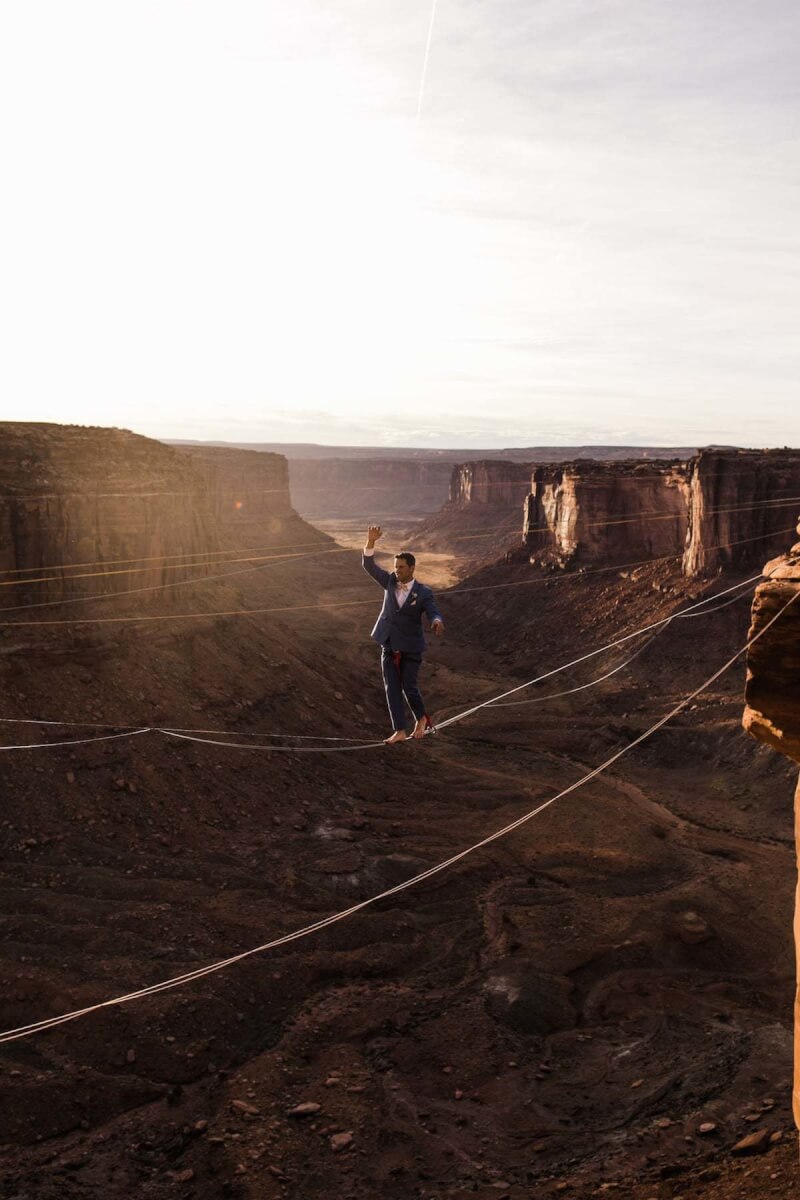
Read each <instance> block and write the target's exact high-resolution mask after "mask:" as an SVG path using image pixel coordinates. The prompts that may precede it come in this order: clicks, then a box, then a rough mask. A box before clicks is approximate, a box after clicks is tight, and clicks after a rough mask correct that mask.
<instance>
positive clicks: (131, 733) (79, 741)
mask: <svg viewBox="0 0 800 1200" xmlns="http://www.w3.org/2000/svg"><path fill="white" fill-rule="evenodd" d="M153 732H154V730H153V729H152V728H151V727H150V726H149V725H148V726H147V728H143V729H131V730H128V732H127V733H107V734H104V735H103V736H102V737H91V738H73V739H72V741H68V742H30V743H29V744H28V745H24V746H0V754H2V753H3V752H4V751H6V750H45V749H47V748H48V747H52V746H87V745H88V744H89V743H90V742H113V741H114V739H115V738H129V737H136V735H137V733H153Z"/></svg>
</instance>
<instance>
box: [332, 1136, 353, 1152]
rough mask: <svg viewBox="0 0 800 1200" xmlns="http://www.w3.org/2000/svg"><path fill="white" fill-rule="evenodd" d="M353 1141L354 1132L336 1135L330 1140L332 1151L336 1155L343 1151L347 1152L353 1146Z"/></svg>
mask: <svg viewBox="0 0 800 1200" xmlns="http://www.w3.org/2000/svg"><path fill="white" fill-rule="evenodd" d="M352 1141H353V1134H352V1132H349V1133H335V1134H334V1135H333V1137H332V1138H331V1139H330V1147H331V1150H332V1151H333V1153H334V1154H338V1153H339V1152H340V1151H341V1150H346V1149H347V1147H348V1146H349V1145H351V1144H352Z"/></svg>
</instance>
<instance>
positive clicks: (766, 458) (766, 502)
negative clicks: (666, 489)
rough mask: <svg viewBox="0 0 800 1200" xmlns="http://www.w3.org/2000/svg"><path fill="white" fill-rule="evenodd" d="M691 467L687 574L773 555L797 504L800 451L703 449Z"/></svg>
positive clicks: (783, 539) (782, 542)
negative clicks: (720, 450)
mask: <svg viewBox="0 0 800 1200" xmlns="http://www.w3.org/2000/svg"><path fill="white" fill-rule="evenodd" d="M691 467H692V470H691V477H690V481H689V528H690V535H689V541H688V543H687V547H686V555H685V559H684V571H685V573H686V574H687V575H690V576H695V575H712V574H714V573H715V572H716V571H718V570H719V569H720V568H738V567H741V568H742V569H746V568H747V567H749V566H751V565H756V564H760V563H763V561H764V559H765V558H768V557H769V556H770V555H771V554H777V553H779V551H780V550H781V548H782V547H784V546H785V545H786V540H787V537H789V536H790V534H791V529H792V527H793V524H794V519H795V517H796V515H797V511H798V507H800V500H798V499H797V497H798V496H800V451H797V450H739V451H732V452H731V451H727V452H722V453H720V452H716V451H704V452H702V453H700V454H699V455H698V456H697V457H696V458H695V459H693V460H692V464H691ZM792 497H794V499H792Z"/></svg>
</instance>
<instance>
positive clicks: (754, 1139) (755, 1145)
mask: <svg viewBox="0 0 800 1200" xmlns="http://www.w3.org/2000/svg"><path fill="white" fill-rule="evenodd" d="M769 1138H770V1133H769V1130H768V1129H757V1130H756V1132H755V1133H748V1135H747V1137H743V1138H742V1140H741V1141H740V1142H737V1143H736V1145H735V1146H734V1147H733V1150H732V1151H731V1153H732V1154H762V1153H763V1152H764V1151H765V1150H766V1149H767V1147H768V1146H769Z"/></svg>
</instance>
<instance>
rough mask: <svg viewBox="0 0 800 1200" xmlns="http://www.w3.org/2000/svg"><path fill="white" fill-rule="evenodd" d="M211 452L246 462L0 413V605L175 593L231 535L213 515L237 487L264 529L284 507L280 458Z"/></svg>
mask: <svg viewBox="0 0 800 1200" xmlns="http://www.w3.org/2000/svg"><path fill="white" fill-rule="evenodd" d="M222 453H223V455H225V454H228V455H229V456H239V455H242V457H243V458H244V459H245V460H246V461H245V462H244V463H240V464H239V465H237V464H236V462H235V461H234V458H233V457H228V458H220V459H219V460H218V461H217V462H216V463H215V462H214V461H213V459H211V458H208V457H205V458H202V457H200V458H197V459H195V458H194V456H192V455H189V454H186V453H184V452H183V451H182V450H179V449H174V448H172V447H169V446H166V445H164V444H162V443H161V442H157V441H154V440H152V439H150V438H145V437H141V436H139V435H137V434H133V433H130V432H128V431H127V430H121V429H106V428H93V427H84V426H70V425H48V424H39V423H24V422H4V423H0V583H2V584H3V586H2V587H1V588H0V608H4V609H6V610H8V609H9V608H10V609H13V608H14V607H15V606H16V605H19V604H35V603H38V602H48V603H49V602H54V601H59V600H64V599H71V598H74V597H78V596H86V595H104V594H107V593H114V592H121V591H125V590H128V589H134V588H136V589H145V588H148V587H156V586H157V587H158V588H160V589H163V590H160V591H158V592H155V593H154V595H155V596H158V597H163V596H164V595H165V594H166V595H167V596H170V595H173V594H177V593H176V592H174V591H173V586H174V585H178V584H179V583H181V581H183V580H186V579H188V578H196V577H201V576H202V575H203V574H206V573H208V572H209V571H210V570H211V569H212V567H211V566H208V567H206V566H205V564H206V562H214V561H215V556H216V555H217V554H218V552H219V551H220V550H223V549H225V548H227V547H228V546H229V545H230V541H229V534H230V522H229V521H226V520H224V519H223V518H225V517H230V516H231V515H232V514H233V515H234V519H235V518H236V514H240V513H241V512H242V510H241V509H237V508H236V502H237V499H238V498H240V497H244V502H245V504H246V505H247V508H246V509H245V511H247V512H249V513H253V512H256V513H257V514H258V516H259V517H260V519H261V520H262V522H263V523H264V527H265V529H270V530H271V529H272V528H274V521H273V518H275V517H277V518H279V519H283V518H285V516H286V515H288V514H291V504H290V501H289V493H288V484H287V472H286V464H285V460H280V461H279V462H273V461H270V460H273V459H280V456H277V455H272V456H261V455H252V456H251V455H250V454H249V453H247V452H241V451H230V452H222ZM251 457H252V458H254V459H261V458H262V457H263V458H264V463H263V464H256V463H251V462H250V459H251ZM82 564H84V565H82ZM134 568H135V570H134ZM34 579H37V580H41V582H37V583H35V584H34V583H33V580H34ZM170 585H173V586H170ZM139 599H140V600H141V601H142V602H146V601H147V599H148V597H147V594H146V592H145V593H143V594H142V595H140V596H139ZM16 619H17V618H16V616H15V615H14V613H13V611H12V612H11V613H10V615H9V620H16ZM20 619H21V618H20Z"/></svg>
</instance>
